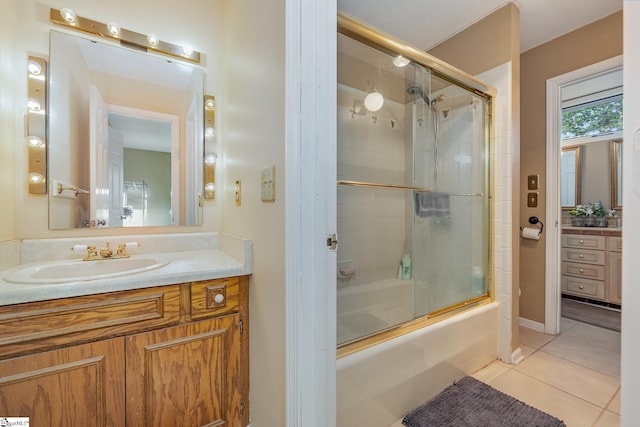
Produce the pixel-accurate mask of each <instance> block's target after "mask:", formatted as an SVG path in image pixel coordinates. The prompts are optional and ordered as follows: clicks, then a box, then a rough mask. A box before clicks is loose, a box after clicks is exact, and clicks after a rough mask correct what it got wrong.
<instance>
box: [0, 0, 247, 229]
mask: <svg viewBox="0 0 640 427" xmlns="http://www.w3.org/2000/svg"><path fill="white" fill-rule="evenodd" d="M2 1H3V3H2V4H3V9H2V10H3V11H4V10H12V9H13V10H15V14H14V15H15V16H16V18H17V19H7V25H5V26H3V29H2V30H0V31H2V33H4V32H5V31H8V34H13V35H14V36H15V43H10V42H6V43H5V40H4V39H5V38H4V37H3V40H2V45H1V46H0V49H1V51H0V52H2V53H0V57H2V56H4V50H5V49H7V48H9V49H10V48H11V47H13V48H14V49H15V52H14V55H13V58H12V59H11V64H10V65H11V75H10V77H9V79H8V80H5V79H2V80H1V81H2V83H1V84H2V85H3V86H5V85H7V86H9V87H13V88H14V91H15V98H14V102H13V103H12V104H13V105H11V109H12V110H13V112H12V113H10V114H12V116H13V117H12V118H11V119H9V121H10V122H11V123H13V129H12V135H13V136H12V138H13V141H12V142H11V143H12V144H14V145H15V155H14V156H12V158H15V162H14V163H13V164H14V165H15V173H13V174H12V176H15V183H16V185H13V186H12V188H13V190H11V191H12V193H13V194H7V196H6V197H8V198H9V203H7V204H6V205H10V204H11V203H15V207H16V209H15V210H16V211H17V212H19V213H20V214H19V215H16V217H15V220H14V221H12V224H14V226H12V227H11V229H12V231H11V232H10V233H6V234H11V235H15V237H16V238H18V239H25V238H56V237H71V236H91V235H95V236H100V235H124V234H132V233H135V234H143V233H176V232H199V231H212V230H220V227H221V224H222V219H221V216H222V210H221V206H220V204H219V203H218V202H217V201H205V206H204V212H203V214H204V215H203V218H204V220H203V226H202V227H160V228H158V227H154V228H130V229H113V230H105V229H100V230H97V229H92V230H86V229H78V230H49V229H48V215H47V213H48V209H47V197H46V196H39V195H38V196H30V195H28V194H27V192H26V185H24V184H23V183H25V182H26V177H27V171H26V168H25V165H26V156H27V150H26V148H24V145H23V144H21V138H22V135H23V125H24V120H23V117H22V116H23V114H24V103H23V102H21V101H20V100H23V99H25V98H26V76H24V75H23V74H22V73H18V72H15V70H23V69H26V61H27V55H28V54H37V55H44V56H48V50H49V49H48V46H49V41H48V40H49V31H50V30H51V29H54V28H55V29H56V30H58V31H66V30H65V29H63V28H61V27H59V26H54V25H52V24H50V23H49V9H50V8H52V7H53V8H62V7H69V8H71V9H73V10H75V12H76V13H77V14H78V15H81V16H85V17H87V18H91V19H95V20H99V21H105V22H107V21H116V22H118V23H119V24H120V26H121V27H122V28H127V29H131V30H133V31H137V32H140V33H151V32H153V33H156V34H158V35H159V37H160V38H161V39H162V40H166V41H170V42H173V43H177V44H183V43H184V44H189V45H190V46H192V47H193V48H194V49H196V50H198V51H201V52H202V54H203V55H202V62H201V66H202V67H203V68H204V71H205V74H206V77H205V92H206V93H208V94H211V95H215V96H221V93H222V81H221V79H222V77H221V76H222V69H223V64H222V55H223V52H222V27H223V25H222V21H221V19H222V0H215V1H210V0H193V1H190V2H189V4H188V7H185V6H184V4H182V3H180V2H169V1H162V2H160V3H159V2H158V1H154V0H138V1H135V2H131V1H128V0H111V1H109V2H95V1H92V2H87V1H83V0H64V1H62V0H2ZM5 3H7V4H8V9H5V8H4V4H5ZM16 20H17V22H19V24H20V25H18V26H16V27H15V31H13V30H7V27H9V28H11V26H12V25H13V22H15V21H16ZM236 28H241V27H236ZM7 40H8V39H7ZM3 90H4V89H3ZM2 129H3V130H2V131H0V132H3V133H4V132H5V131H4V126H2ZM4 144H5V142H4V141H3V145H2V147H3V148H2V149H3V150H4V149H5V145H4ZM4 161H5V160H4V156H2V160H0V162H4ZM0 165H1V163H0ZM11 166H12V167H13V165H11ZM1 169H2V171H4V170H5V168H4V167H2V168H1ZM0 173H4V172H0ZM0 191H4V190H0ZM2 197H5V196H4V194H3V193H2V192H0V198H2ZM3 206H5V204H3ZM3 217H4V213H3ZM2 222H4V221H2ZM0 227H4V225H0ZM3 232H4V230H3V229H2V228H0V237H2V234H3Z"/></svg>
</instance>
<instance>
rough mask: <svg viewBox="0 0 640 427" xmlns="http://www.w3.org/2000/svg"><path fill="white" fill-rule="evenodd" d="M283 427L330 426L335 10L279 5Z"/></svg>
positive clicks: (308, 0) (298, 1) (321, 5)
mask: <svg viewBox="0 0 640 427" xmlns="http://www.w3.org/2000/svg"><path fill="white" fill-rule="evenodd" d="M285 20H286V36H285V40H286V47H285V55H286V56H285V170H286V176H285V224H286V228H285V288H286V290H285V299H286V301H285V318H286V425H287V426H290V427H297V426H304V427H334V426H335V425H336V402H335V399H336V305H337V302H336V252H335V250H331V249H330V248H328V247H327V244H326V242H327V236H328V235H331V234H333V233H336V222H337V217H336V176H337V173H336V140H337V136H336V135H337V131H336V129H337V128H336V126H337V125H336V122H337V117H336V111H337V100H336V96H337V95H336V94H337V75H336V68H337V67H336V63H337V41H336V39H337V4H336V2H332V1H330V2H326V1H324V0H287V1H286V2H285Z"/></svg>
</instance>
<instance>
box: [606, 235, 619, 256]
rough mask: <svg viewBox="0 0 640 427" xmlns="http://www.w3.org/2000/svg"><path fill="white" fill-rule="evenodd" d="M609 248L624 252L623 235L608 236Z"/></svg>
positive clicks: (613, 250) (612, 250)
mask: <svg viewBox="0 0 640 427" xmlns="http://www.w3.org/2000/svg"><path fill="white" fill-rule="evenodd" d="M607 248H608V249H609V250H610V251H611V252H622V237H614V236H609V237H607Z"/></svg>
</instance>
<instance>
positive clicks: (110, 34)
mask: <svg viewBox="0 0 640 427" xmlns="http://www.w3.org/2000/svg"><path fill="white" fill-rule="evenodd" d="M49 21H51V22H53V23H54V24H58V25H62V26H64V27H67V28H73V29H74V30H79V31H84V32H86V33H89V34H94V35H97V36H100V37H104V38H106V39H110V40H114V41H118V42H120V44H121V45H122V46H126V47H132V48H137V49H139V48H143V49H146V51H147V52H156V53H160V54H163V55H168V56H172V57H174V58H180V59H184V60H187V61H191V62H195V63H196V64H199V63H200V52H198V51H197V50H193V49H191V48H189V47H187V46H178V45H176V44H173V43H168V42H164V41H162V40H159V39H158V37H157V36H156V35H154V34H149V35H146V34H140V33H136V32H135V31H130V30H127V29H124V28H120V27H119V26H118V25H117V24H115V23H113V22H109V23H107V24H105V23H103V22H98V21H93V20H91V19H88V18H83V17H82V16H78V15H76V14H75V13H73V11H71V10H70V9H66V8H65V9H61V10H58V9H53V8H51V10H50V12H49Z"/></svg>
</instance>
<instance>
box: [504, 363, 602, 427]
mask: <svg viewBox="0 0 640 427" xmlns="http://www.w3.org/2000/svg"><path fill="white" fill-rule="evenodd" d="M491 386H493V387H494V388H497V389H498V390H500V391H502V392H503V393H506V394H508V395H510V396H513V397H515V398H516V399H518V400H521V401H523V402H525V403H527V404H529V405H531V406H533V407H535V408H538V409H540V410H541V411H544V412H546V413H548V414H551V415H553V416H554V417H557V418H559V419H561V420H563V421H564V422H565V423H566V425H567V427H584V426H591V425H593V423H594V422H595V420H596V419H597V418H598V416H599V415H600V412H602V409H600V408H598V407H597V406H596V405H593V404H591V403H589V402H586V401H584V400H582V399H580V398H577V397H575V396H573V395H571V394H569V393H566V392H564V391H561V390H558V389H557V388H555V387H552V386H550V385H548V384H545V383H543V382H542V381H539V380H536V379H535V378H532V377H530V376H528V375H525V374H523V373H521V372H518V371H516V370H515V369H510V370H509V371H508V372H505V373H504V374H503V375H500V376H499V377H498V378H496V380H495V381H493V383H492V384H491Z"/></svg>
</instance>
